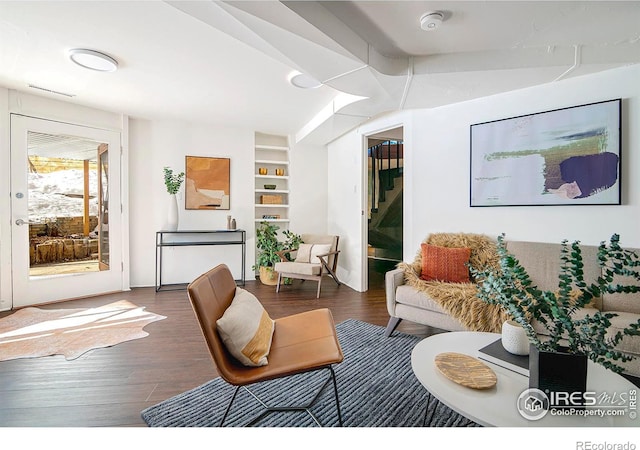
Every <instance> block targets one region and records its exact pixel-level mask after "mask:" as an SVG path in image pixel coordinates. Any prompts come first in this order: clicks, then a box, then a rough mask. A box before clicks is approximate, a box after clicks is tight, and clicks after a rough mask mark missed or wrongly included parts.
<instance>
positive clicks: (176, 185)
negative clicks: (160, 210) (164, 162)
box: [163, 167, 185, 231]
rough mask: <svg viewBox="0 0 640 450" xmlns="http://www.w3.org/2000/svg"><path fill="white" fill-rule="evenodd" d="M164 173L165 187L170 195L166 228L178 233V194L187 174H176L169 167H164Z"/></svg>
mask: <svg viewBox="0 0 640 450" xmlns="http://www.w3.org/2000/svg"><path fill="white" fill-rule="evenodd" d="M163 172H164V185H165V186H166V188H167V192H168V193H169V209H168V211H167V224H166V226H165V228H166V229H167V230H168V231H176V230H177V229H178V222H179V215H178V199H177V198H176V194H177V193H178V191H179V190H180V186H181V185H182V182H183V181H184V176H185V174H184V172H180V173H174V172H173V169H171V168H169V167H164V168H163Z"/></svg>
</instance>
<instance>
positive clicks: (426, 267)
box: [420, 243, 471, 283]
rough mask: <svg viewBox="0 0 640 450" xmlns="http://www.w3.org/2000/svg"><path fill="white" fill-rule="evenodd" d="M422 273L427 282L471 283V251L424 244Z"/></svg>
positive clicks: (463, 248)
mask: <svg viewBox="0 0 640 450" xmlns="http://www.w3.org/2000/svg"><path fill="white" fill-rule="evenodd" d="M421 250H422V273H421V274H420V278H422V279H423V280H426V281H434V280H437V281H446V282H448V283H469V282H470V279H469V268H468V267H467V265H466V264H467V263H468V262H469V257H470V256H471V249H470V248H467V247H462V248H457V247H437V246H435V245H429V244H425V243H422V244H421Z"/></svg>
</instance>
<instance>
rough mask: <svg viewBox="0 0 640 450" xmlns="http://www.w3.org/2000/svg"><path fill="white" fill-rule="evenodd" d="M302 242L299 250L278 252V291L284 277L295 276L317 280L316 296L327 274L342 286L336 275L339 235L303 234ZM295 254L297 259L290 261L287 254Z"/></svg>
mask: <svg viewBox="0 0 640 450" xmlns="http://www.w3.org/2000/svg"><path fill="white" fill-rule="evenodd" d="M301 238H302V242H303V243H302V244H300V247H299V248H298V250H290V249H289V250H282V251H279V252H278V255H280V259H281V261H280V262H277V263H276V264H275V266H274V270H275V271H276V272H278V282H277V284H276V292H280V284H281V282H282V279H283V278H295V279H301V280H303V281H304V280H315V281H317V282H318V291H317V294H316V298H320V287H321V285H322V278H323V277H324V276H325V275H327V276H329V277H331V278H332V279H333V281H335V283H336V284H337V285H338V286H340V280H338V276H337V275H336V268H337V267H338V255H339V253H340V250H338V241H339V240H340V237H339V236H334V235H323V234H303V235H301ZM287 253H289V254H292V255H294V254H295V260H294V261H289V260H288V259H287V258H286V256H285V255H286V254H287Z"/></svg>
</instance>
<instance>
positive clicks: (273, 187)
mask: <svg viewBox="0 0 640 450" xmlns="http://www.w3.org/2000/svg"><path fill="white" fill-rule="evenodd" d="M264 188H265V189H269V190H273V189H275V188H276V185H275V184H265V185H264Z"/></svg>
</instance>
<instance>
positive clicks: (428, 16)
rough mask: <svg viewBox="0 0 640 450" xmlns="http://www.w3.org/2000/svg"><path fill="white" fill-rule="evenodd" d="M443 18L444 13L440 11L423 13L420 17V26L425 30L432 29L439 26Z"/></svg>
mask: <svg viewBox="0 0 640 450" xmlns="http://www.w3.org/2000/svg"><path fill="white" fill-rule="evenodd" d="M443 19H444V14H442V13H441V12H440V11H432V12H428V13H424V14H423V15H422V17H420V28H422V29H423V30H425V31H433V30H435V29H436V28H438V27H439V26H440V24H441V23H442V20H443Z"/></svg>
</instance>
